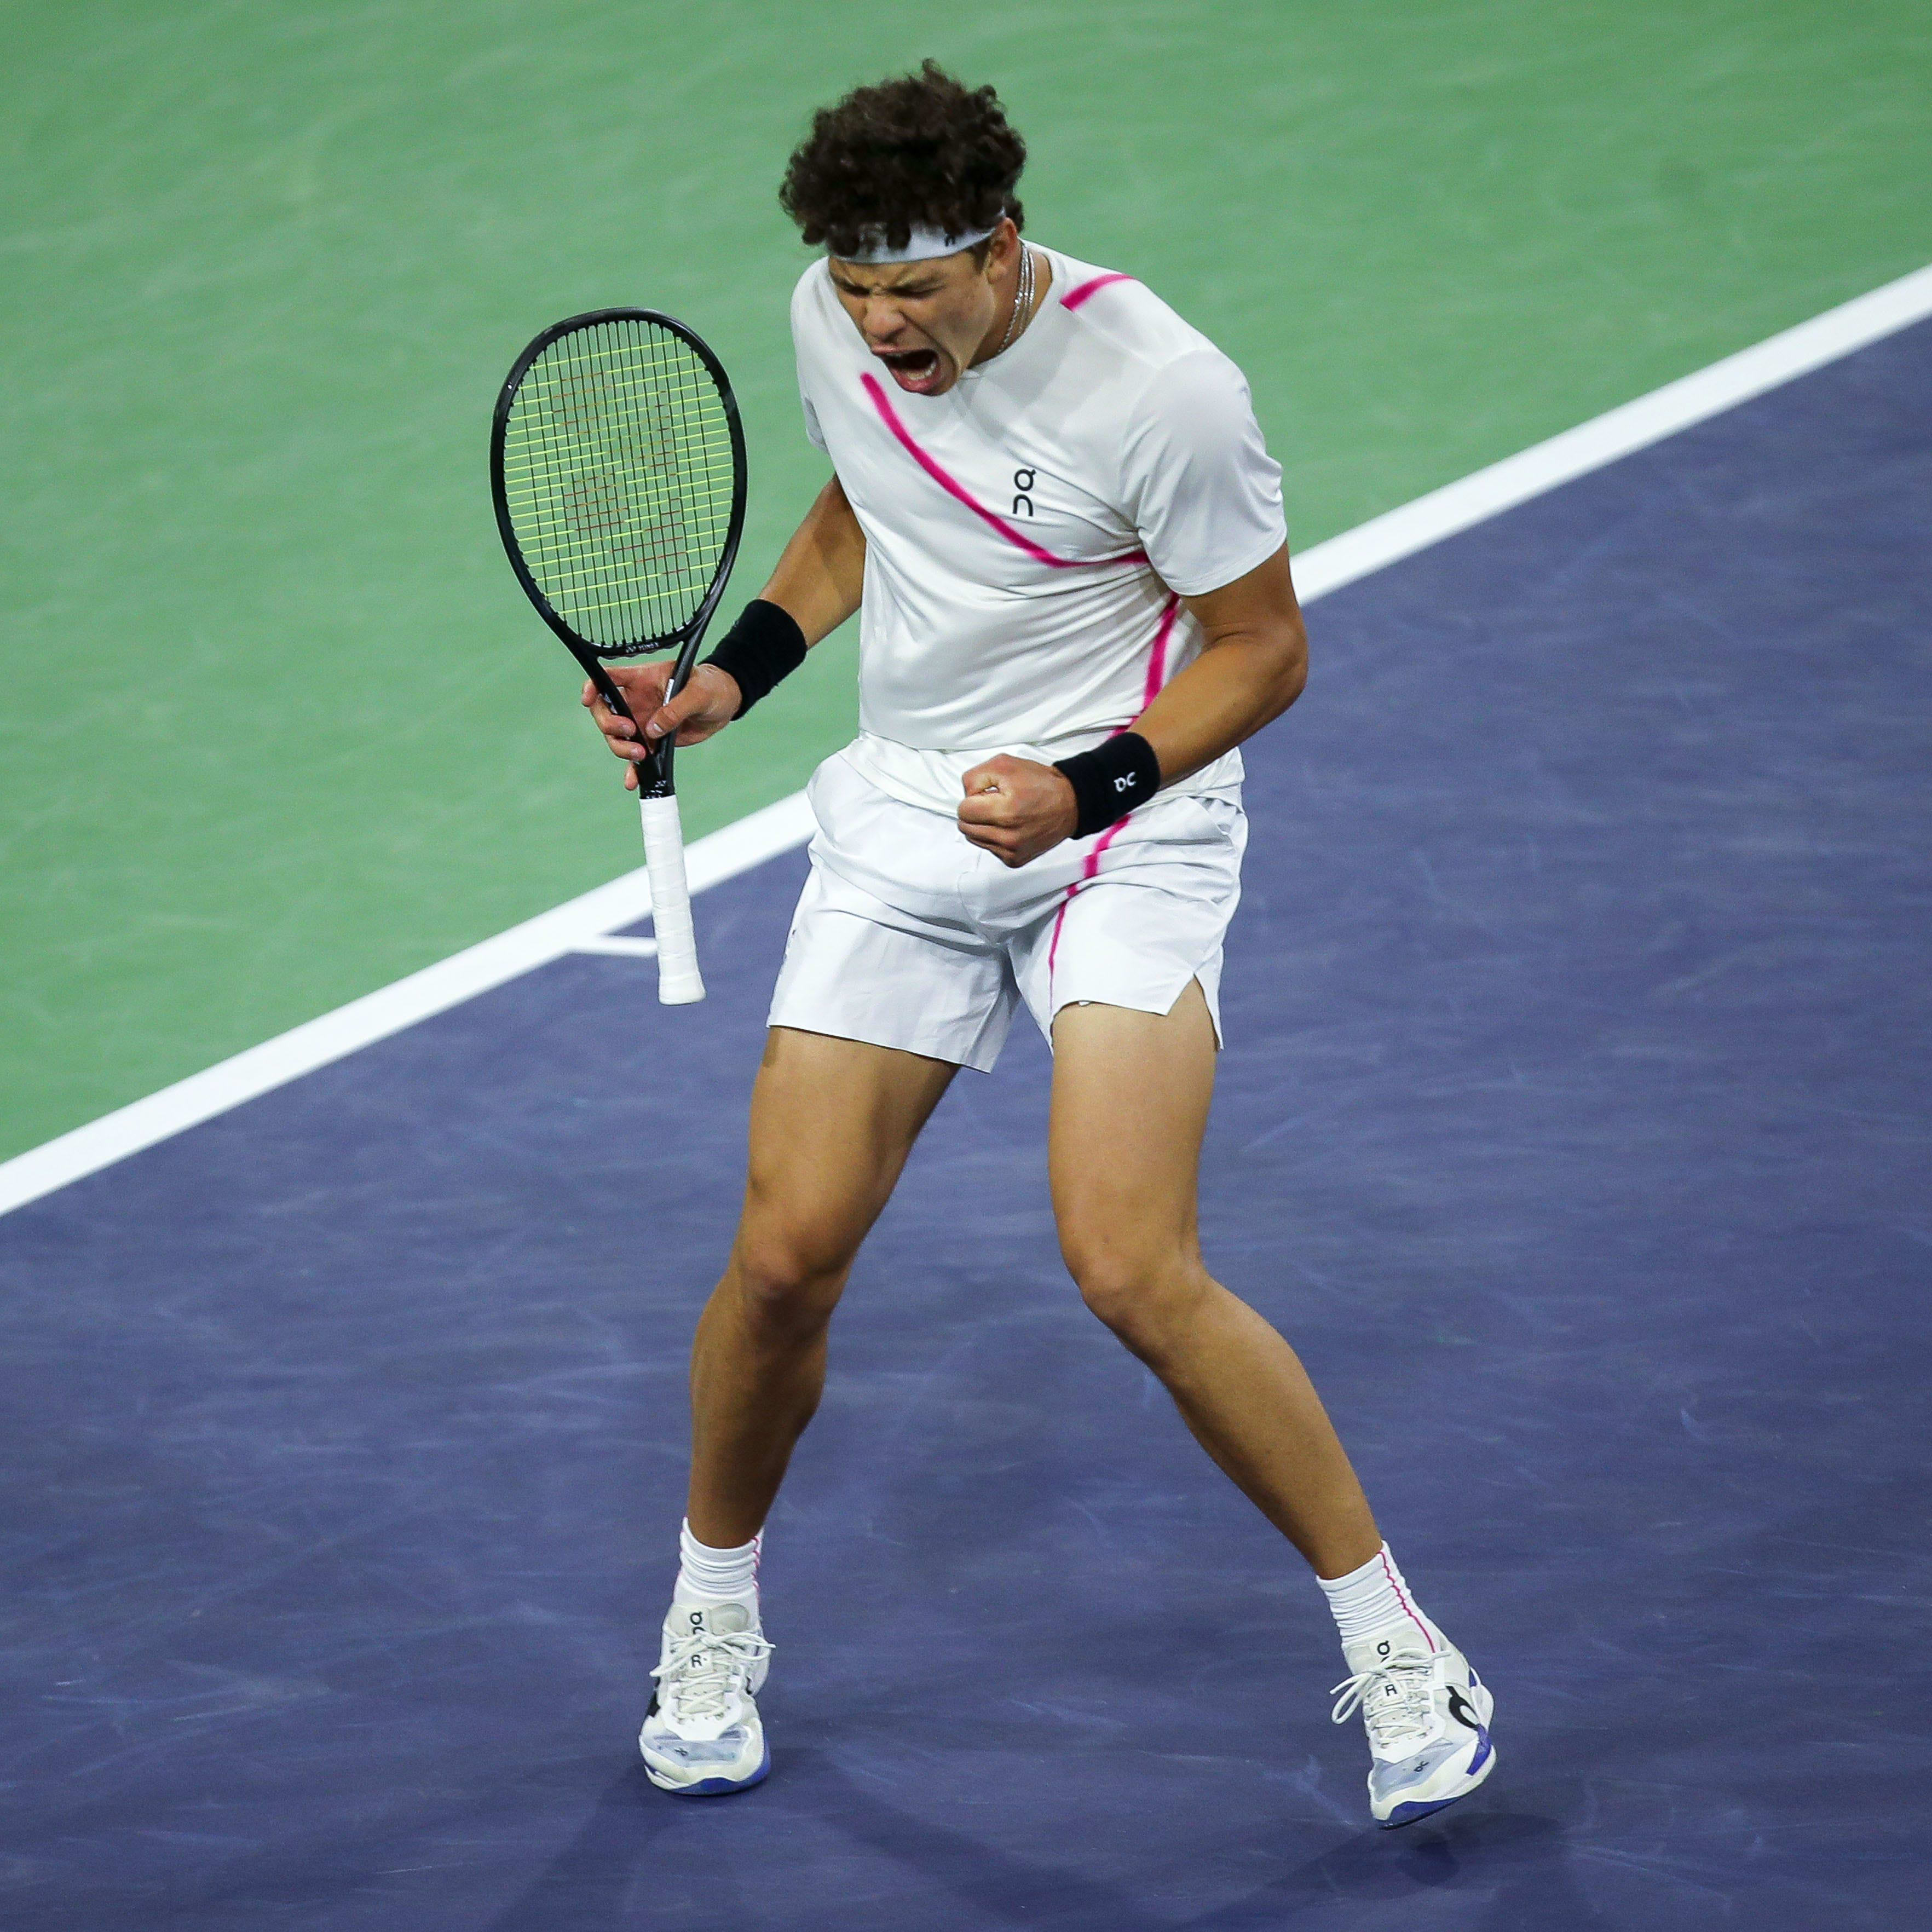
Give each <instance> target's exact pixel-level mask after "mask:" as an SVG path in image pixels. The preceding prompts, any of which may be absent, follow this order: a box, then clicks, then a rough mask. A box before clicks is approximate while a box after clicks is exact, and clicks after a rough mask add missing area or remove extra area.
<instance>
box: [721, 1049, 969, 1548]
mask: <svg viewBox="0 0 1932 1932" xmlns="http://www.w3.org/2000/svg"><path fill="white" fill-rule="evenodd" d="M957 1071H958V1070H957V1069H956V1067H951V1066H949V1065H948V1064H947V1063H945V1062H944V1061H938V1060H929V1059H926V1058H923V1057H922V1056H921V1055H918V1054H915V1053H904V1052H899V1051H898V1050H897V1049H895V1048H892V1047H885V1046H868V1045H867V1044H866V1043H864V1042H863V1041H860V1040H838V1039H834V1038H832V1037H830V1036H829V1035H828V1034H815V1033H802V1032H797V1031H793V1029H791V1028H787V1027H774V1028H772V1030H771V1031H770V1033H769V1035H768V1036H767V1039H766V1048H765V1057H764V1061H763V1064H762V1065H761V1066H760V1067H759V1070H758V1076H757V1082H756V1084H755V1085H754V1087H753V1088H752V1090H751V1158H750V1169H749V1174H748V1178H747V1181H746V1184H745V1205H744V1209H743V1211H742V1215H741V1216H740V1218H739V1223H738V1232H737V1237H736V1240H735V1241H733V1243H732V1246H731V1254H730V1259H729V1261H728V1262H727V1263H726V1264H725V1268H724V1277H723V1279H722V1280H721V1281H720V1282H719V1283H718V1286H717V1287H716V1289H714V1290H713V1291H712V1296H711V1299H710V1301H709V1303H708V1304H706V1308H705V1310H704V1313H703V1316H702V1318H701V1319H700V1321H699V1322H698V1325H697V1342H696V1344H695V1346H694V1348H693V1349H692V1351H691V1491H690V1502H689V1505H688V1511H687V1514H688V1517H689V1519H690V1522H691V1529H692V1532H694V1535H696V1536H697V1538H699V1540H700V1541H701V1542H703V1543H704V1544H709V1545H711V1546H712V1547H717V1548H724V1547H730V1546H731V1545H733V1544H744V1543H747V1542H748V1541H750V1540H751V1538H753V1537H754V1536H755V1535H757V1533H758V1531H759V1530H760V1528H761V1527H762V1526H763V1523H764V1520H765V1517H766V1514H768V1512H769V1510H770V1508H771V1505H772V1499H773V1498H774V1497H775V1496H777V1494H778V1485H779V1484H780V1483H781V1481H783V1480H784V1472H785V1466H786V1464H787V1462H788V1461H789V1460H790V1457H791V1452H792V1448H793V1445H794V1444H796V1442H797V1440H798V1439H799V1436H800V1435H801V1434H802V1433H803V1432H804V1429H805V1424H807V1423H808V1422H809V1421H811V1417H812V1413H813V1412H814V1410H815V1409H817V1406H818V1399H819V1396H820V1393H821V1391H823V1388H824V1385H825V1358H826V1331H827V1328H829V1325H830V1322H831V1320H832V1310H834V1309H835V1307H837V1306H838V1298H839V1295H840V1294H841V1292H843V1290H844V1286H845V1279H846V1277H847V1274H850V1271H851V1267H852V1262H853V1258H854V1257H855V1256H856V1255H857V1253H858V1252H859V1244H860V1243H861V1242H862V1241H864V1239H865V1236H866V1235H867V1234H868V1232H870V1231H871V1226H872V1223H874V1221H875V1220H877V1218H878V1216H879V1212H880V1210H881V1209H882V1208H883V1207H884V1206H885V1205H886V1200H887V1199H888V1198H889V1196H890V1195H891V1193H892V1189H893V1187H895V1185H896V1184H897V1183H898V1178H899V1173H900V1171H901V1169H903V1168H904V1166H905V1160H906V1157H907V1154H910V1152H911V1151H912V1145H913V1142H914V1141H915V1140H916V1139H917V1138H918V1136H919V1130H920V1129H921V1128H922V1127H924V1126H925V1125H926V1120H927V1118H928V1117H929V1115H931V1113H932V1110H933V1109H934V1108H935V1106H938V1104H939V1100H940V1097H941V1094H944V1092H945V1091H946V1088H947V1084H948V1082H950V1081H951V1079H952V1078H953V1075H954V1073H956V1072H957Z"/></svg>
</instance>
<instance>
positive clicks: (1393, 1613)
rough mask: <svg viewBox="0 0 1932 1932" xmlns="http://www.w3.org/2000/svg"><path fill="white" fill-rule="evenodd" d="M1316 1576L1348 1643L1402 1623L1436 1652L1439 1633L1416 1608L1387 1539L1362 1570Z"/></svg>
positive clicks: (1345, 1644)
mask: <svg viewBox="0 0 1932 1932" xmlns="http://www.w3.org/2000/svg"><path fill="white" fill-rule="evenodd" d="M1316 1583H1319V1584H1320V1585H1321V1586H1322V1594H1323V1595H1325V1596H1326V1597H1327V1598H1328V1607H1329V1608H1330V1609H1331V1610H1333V1611H1334V1613H1335V1628H1337V1630H1338V1631H1340V1632H1341V1633H1342V1642H1343V1645H1344V1646H1347V1645H1349V1644H1352V1643H1357V1642H1358V1641H1359V1640H1361V1639H1362V1638H1363V1637H1374V1636H1376V1634H1379V1632H1381V1631H1385V1630H1388V1629H1389V1628H1391V1627H1392V1626H1400V1628H1401V1629H1402V1630H1403V1632H1404V1633H1405V1634H1407V1635H1409V1636H1419V1637H1421V1639H1422V1640H1423V1642H1424V1643H1425V1644H1427V1646H1428V1647H1429V1649H1430V1651H1431V1652H1433V1651H1434V1650H1435V1649H1436V1636H1435V1633H1434V1631H1433V1630H1432V1628H1430V1624H1429V1622H1428V1619H1427V1618H1425V1617H1424V1616H1423V1614H1422V1613H1421V1611H1420V1610H1418V1609H1417V1608H1416V1607H1415V1598H1413V1597H1412V1596H1411V1595H1409V1586H1408V1584H1407V1583H1405V1582H1404V1581H1403V1574H1402V1572H1401V1571H1400V1570H1398V1569H1397V1568H1396V1567H1395V1559H1394V1557H1393V1556H1391V1555H1390V1554H1389V1547H1388V1544H1386V1543H1385V1544H1383V1545H1382V1548H1381V1549H1380V1550H1379V1551H1378V1552H1377V1553H1376V1554H1375V1555H1374V1556H1371V1557H1370V1559H1369V1560H1368V1561H1367V1562H1366V1563H1364V1565H1362V1567H1361V1568H1360V1569H1359V1570H1351V1571H1349V1574H1348V1575H1347V1576H1346V1577H1316Z"/></svg>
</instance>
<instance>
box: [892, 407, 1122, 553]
mask: <svg viewBox="0 0 1932 1932" xmlns="http://www.w3.org/2000/svg"><path fill="white" fill-rule="evenodd" d="M859 381H860V382H861V383H863V384H864V385H865V393H866V395H868V396H870V397H871V399H872V407H874V409H875V410H877V411H878V413H879V414H880V416H881V417H883V419H884V421H885V425H886V428H888V429H889V430H890V431H892V434H893V435H894V436H895V437H898V440H899V443H900V446H901V447H902V448H903V449H904V451H905V452H906V454H907V455H908V456H910V458H912V460H913V462H915V463H917V464H918V465H919V467H920V469H923V470H924V471H925V472H926V474H927V475H929V476H930V477H931V478H932V480H933V481H935V483H937V484H938V485H939V487H941V489H942V490H944V491H945V492H946V493H947V495H948V496H952V497H954V498H956V499H958V500H959V502H962V503H964V504H965V505H966V507H967V508H968V509H969V510H971V511H972V512H973V514H974V515H975V516H976V517H979V518H980V519H981V520H982V521H983V522H985V523H989V524H991V525H992V527H993V528H994V529H996V530H997V531H998V532H999V533H1000V535H1001V536H1003V537H1004V538H1006V540H1007V542H1009V543H1010V544H1013V546H1014V547H1015V548H1016V549H1019V550H1025V552H1026V553H1027V555H1028V556H1030V557H1031V558H1032V559H1034V562H1036V563H1044V564H1049V565H1052V567H1053V568H1055V570H1080V569H1083V568H1085V567H1086V565H1087V564H1088V562H1089V561H1090V559H1086V558H1083V557H1077V556H1055V555H1054V553H1052V550H1045V549H1043V548H1042V547H1040V545H1039V544H1037V543H1035V542H1034V540H1033V538H1031V537H1030V536H1028V535H1027V533H1026V532H1025V531H1024V530H1020V529H1015V528H1014V527H1013V525H1012V524H1011V523H1008V522H1007V520H1006V518H1005V517H999V516H995V514H993V512H992V511H991V510H989V509H988V508H987V507H986V505H985V504H983V502H980V499H979V498H978V497H977V496H974V494H973V493H972V492H971V490H968V488H967V487H966V486H965V484H963V483H962V482H960V481H959V480H958V478H956V477H955V476H954V475H953V474H952V473H951V472H950V471H949V470H947V469H942V468H941V466H940V465H939V464H938V463H935V461H934V460H933V459H932V458H931V457H930V456H929V455H927V454H926V452H925V451H924V450H923V449H921V448H920V447H919V444H918V443H917V441H916V440H915V439H914V437H913V433H912V431H910V430H909V429H907V428H906V426H905V425H904V423H903V422H901V421H900V420H899V413H898V410H895V409H894V408H893V407H892V403H891V401H890V400H889V398H887V396H886V392H885V390H884V389H883V387H882V386H881V385H880V382H879V379H878V378H877V377H876V376H874V375H872V374H870V373H869V372H868V373H867V374H865V375H863V376H861V377H859ZM1147 560H1148V553H1147V552H1146V551H1145V550H1128V551H1126V552H1125V553H1123V554H1122V555H1121V556H1097V557H1094V558H1093V559H1091V562H1094V563H1095V564H1103V563H1145V562H1147Z"/></svg>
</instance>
